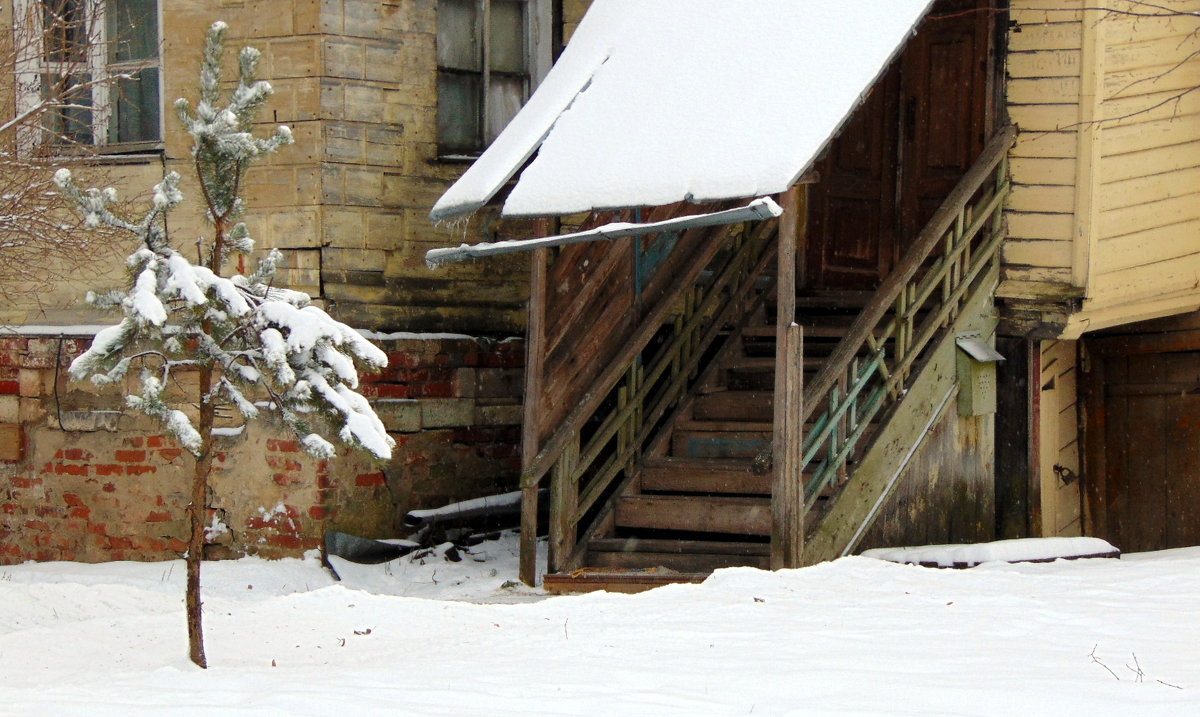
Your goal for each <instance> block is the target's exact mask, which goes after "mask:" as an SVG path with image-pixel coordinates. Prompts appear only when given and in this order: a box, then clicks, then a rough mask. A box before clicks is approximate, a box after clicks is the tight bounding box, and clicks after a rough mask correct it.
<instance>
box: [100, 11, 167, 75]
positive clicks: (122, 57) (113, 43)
mask: <svg viewBox="0 0 1200 717" xmlns="http://www.w3.org/2000/svg"><path fill="white" fill-rule="evenodd" d="M157 6H158V1H157V0H109V2H108V4H107V6H106V8H105V22H106V23H107V25H108V43H109V44H108V60H109V62H128V61H130V60H148V59H152V58H155V57H158V11H157Z"/></svg>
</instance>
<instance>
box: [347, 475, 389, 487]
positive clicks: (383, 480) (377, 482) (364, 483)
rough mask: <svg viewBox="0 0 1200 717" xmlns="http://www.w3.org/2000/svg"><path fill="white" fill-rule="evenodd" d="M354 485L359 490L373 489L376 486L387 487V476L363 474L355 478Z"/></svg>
mask: <svg viewBox="0 0 1200 717" xmlns="http://www.w3.org/2000/svg"><path fill="white" fill-rule="evenodd" d="M354 485H356V486H358V487H360V488H374V487H377V486H385V485H387V476H385V475H384V474H383V473H382V472H377V473H363V474H362V475H359V476H357V477H355V479H354Z"/></svg>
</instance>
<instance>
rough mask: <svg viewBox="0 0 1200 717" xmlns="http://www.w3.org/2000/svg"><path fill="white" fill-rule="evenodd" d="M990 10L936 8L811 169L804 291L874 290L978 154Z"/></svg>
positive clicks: (964, 4)
mask: <svg viewBox="0 0 1200 717" xmlns="http://www.w3.org/2000/svg"><path fill="white" fill-rule="evenodd" d="M989 5H990V2H989V0H941V1H940V2H938V3H937V4H936V5H935V6H934V9H933V12H932V13H931V14H930V16H929V18H928V19H927V20H926V21H925V23H924V24H923V25H922V27H921V30H920V31H919V32H918V33H917V35H916V36H915V37H914V38H913V39H912V40H911V41H910V42H909V43H908V46H907V47H906V48H905V50H904V53H903V54H902V56H901V57H900V58H899V59H898V60H897V61H896V62H894V63H892V66H891V67H889V68H888V70H887V71H886V72H885V73H884V75H883V77H882V78H881V80H880V81H879V82H878V83H876V85H875V87H874V88H873V89H872V91H871V94H870V95H869V96H868V97H867V98H866V100H865V102H864V103H863V105H862V106H861V107H859V109H858V110H857V111H856V112H855V113H854V115H853V116H852V117H851V119H850V121H849V122H848V123H847V124H846V126H845V128H844V129H843V130H842V131H841V132H840V133H839V134H838V136H837V137H836V138H835V139H834V141H833V142H832V143H831V146H830V148H829V151H828V152H827V153H826V155H825V157H824V159H823V160H822V161H821V162H819V163H818V166H817V171H818V173H819V180H818V182H817V184H815V185H813V186H812V187H811V188H810V191H809V220H808V250H807V252H806V258H807V267H806V271H804V272H803V273H802V275H803V276H805V277H806V284H807V285H808V287H809V288H814V289H870V288H873V287H875V286H877V285H878V284H879V283H880V282H881V281H882V280H883V277H885V276H886V275H887V273H888V272H889V271H891V269H892V267H894V266H895V265H896V264H897V263H898V262H899V260H900V258H901V257H902V256H903V253H904V251H905V250H907V249H908V247H909V246H910V245H911V244H912V241H913V240H914V239H915V238H916V236H917V234H918V233H919V232H920V230H921V229H922V228H923V227H924V225H925V223H926V222H927V221H928V220H929V218H930V217H931V216H932V215H933V213H934V211H936V210H937V207H938V206H939V205H940V204H941V202H942V200H943V199H944V198H945V197H946V195H947V194H949V193H950V190H951V189H953V188H954V185H955V183H957V182H958V180H959V178H961V177H962V175H963V174H964V173H965V172H966V171H967V170H968V169H969V168H970V166H971V164H972V163H973V162H974V160H975V158H976V157H977V156H978V155H979V152H980V151H981V150H982V149H983V144H984V134H985V130H986V120H987V98H988V94H987V91H988V77H989V76H990V72H989V69H988V62H987V58H988V46H989V41H990V39H989V38H990V33H989V28H990V27H991V13H989V12H986V11H984V10H983V8H985V7H987V6H989Z"/></svg>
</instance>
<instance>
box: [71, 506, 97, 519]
mask: <svg viewBox="0 0 1200 717" xmlns="http://www.w3.org/2000/svg"><path fill="white" fill-rule="evenodd" d="M67 515H69V516H71V517H72V518H81V519H83V520H87V519H88V518H90V517H91V516H92V509H91V508H72V509H71V510H70V511H68V512H67Z"/></svg>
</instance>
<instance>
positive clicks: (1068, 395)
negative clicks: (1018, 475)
mask: <svg viewBox="0 0 1200 717" xmlns="http://www.w3.org/2000/svg"><path fill="white" fill-rule="evenodd" d="M1075 346H1076V343H1075V342H1074V341H1043V342H1042V347H1041V362H1042V365H1041V386H1040V387H1039V388H1040V400H1039V402H1038V409H1039V410H1038V423H1039V425H1040V428H1041V430H1040V431H1039V446H1038V477H1039V487H1040V494H1041V500H1040V508H1041V517H1042V520H1041V535H1042V536H1043V537H1054V536H1077V535H1080V530H1081V521H1080V515H1081V503H1080V495H1079V482H1078V481H1073V482H1070V483H1064V482H1063V480H1062V479H1061V478H1060V477H1059V473H1057V472H1056V471H1055V470H1054V468H1055V466H1059V467H1060V468H1061V469H1065V470H1066V471H1069V472H1070V474H1073V475H1075V476H1078V475H1080V463H1079V419H1078V406H1077V405H1076V404H1077V400H1078V391H1077V390H1076V377H1077V366H1076V358H1075ZM1063 475H1067V473H1063Z"/></svg>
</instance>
